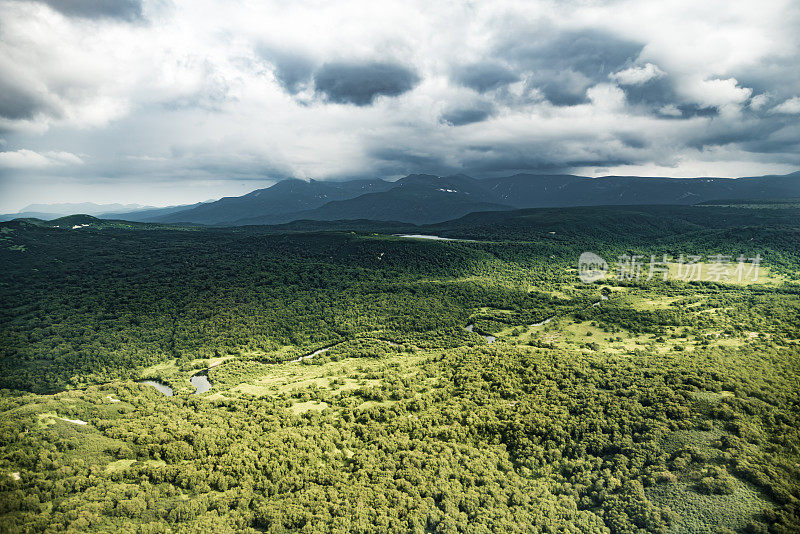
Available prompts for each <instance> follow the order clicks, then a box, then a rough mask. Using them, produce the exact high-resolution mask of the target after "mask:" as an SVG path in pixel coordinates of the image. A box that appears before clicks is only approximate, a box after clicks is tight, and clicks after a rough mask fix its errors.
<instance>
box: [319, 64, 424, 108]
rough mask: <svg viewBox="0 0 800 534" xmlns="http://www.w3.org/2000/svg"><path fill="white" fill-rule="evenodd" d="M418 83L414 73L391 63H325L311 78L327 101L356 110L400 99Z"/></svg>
mask: <svg viewBox="0 0 800 534" xmlns="http://www.w3.org/2000/svg"><path fill="white" fill-rule="evenodd" d="M418 82H419V77H418V76H417V74H416V73H415V72H414V71H413V70H411V69H409V68H407V67H404V66H402V65H398V64H392V63H377V62H376V63H364V64H361V63H344V62H336V63H326V64H325V65H323V66H322V67H321V68H320V69H319V70H318V71H317V72H316V73H315V74H314V87H315V89H316V90H317V92H318V93H320V94H321V95H324V96H325V98H326V100H328V101H329V102H337V103H339V104H355V105H356V106H367V105H369V104H372V102H373V101H374V100H375V98H376V97H378V96H398V95H401V94H403V93H406V92H408V91H410V90H411V89H412V88H413V87H414V86H415V85H416V84H417V83H418Z"/></svg>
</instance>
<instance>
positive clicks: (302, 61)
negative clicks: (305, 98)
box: [258, 46, 314, 95]
mask: <svg viewBox="0 0 800 534" xmlns="http://www.w3.org/2000/svg"><path fill="white" fill-rule="evenodd" d="M258 54H259V55H260V56H261V57H263V58H264V59H265V60H267V61H269V62H270V63H271V64H272V65H273V66H274V74H275V79H276V80H277V81H278V83H279V84H280V85H281V87H283V89H284V90H285V91H286V92H287V93H289V94H291V95H294V94H297V93H299V92H300V91H302V90H303V88H304V86H305V85H306V84H307V83H309V82H310V81H311V76H312V74H313V72H314V62H313V61H312V60H311V59H310V58H308V57H306V56H304V55H302V54H299V53H294V52H290V51H287V50H280V49H276V48H270V47H267V46H262V47H261V48H259V49H258Z"/></svg>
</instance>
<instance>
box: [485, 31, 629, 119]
mask: <svg viewBox="0 0 800 534" xmlns="http://www.w3.org/2000/svg"><path fill="white" fill-rule="evenodd" d="M642 48H643V45H642V44H641V43H638V42H633V41H631V40H628V39H622V38H619V37H616V36H614V35H611V34H609V33H606V32H602V31H599V30H581V31H568V32H554V31H552V30H547V29H545V30H534V29H525V30H523V31H517V32H510V33H508V34H506V35H505V36H504V37H503V41H502V42H500V43H499V44H498V45H497V46H496V48H495V54H496V56H498V57H501V58H503V59H505V60H506V61H508V62H509V63H512V64H513V65H515V66H516V67H517V68H518V69H520V70H522V71H527V72H530V73H531V75H532V76H531V79H532V84H533V85H534V86H535V87H537V88H538V89H539V90H541V91H542V93H543V94H544V96H545V98H547V99H548V100H549V101H550V102H552V103H553V104H556V105H574V104H578V103H581V102H585V101H586V89H587V88H588V87H590V86H591V85H594V84H595V83H599V82H604V81H608V75H609V74H611V73H613V72H615V71H617V70H619V69H621V68H622V67H624V66H626V65H629V64H631V63H633V61H635V60H636V58H637V56H638V55H639V53H640V52H641V50H642Z"/></svg>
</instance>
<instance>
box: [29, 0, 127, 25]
mask: <svg viewBox="0 0 800 534" xmlns="http://www.w3.org/2000/svg"><path fill="white" fill-rule="evenodd" d="M37 1H39V2H41V3H43V4H47V5H48V6H50V7H51V8H53V9H55V10H56V11H59V12H61V13H62V14H64V15H67V16H68V17H81V18H87V19H99V18H112V19H121V20H128V21H133V20H137V19H141V18H142V0H37Z"/></svg>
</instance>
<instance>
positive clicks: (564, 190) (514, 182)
mask: <svg viewBox="0 0 800 534" xmlns="http://www.w3.org/2000/svg"><path fill="white" fill-rule="evenodd" d="M785 198H800V172H795V173H792V174H787V175H766V176H752V177H744V178H665V177H641V176H603V177H599V178H589V177H585V176H576V175H569V174H553V175H536V174H516V175H513V176H505V177H500V178H487V179H476V178H472V177H470V176H466V175H464V174H456V175H452V176H435V175H430V174H411V175H408V176H406V177H404V178H401V179H399V180H397V181H396V182H388V181H384V180H380V179H372V180H363V179H362V180H350V181H341V182H330V181H318V180H299V179H287V180H282V181H280V182H278V183H276V184H274V185H272V186H271V187H267V188H264V189H257V190H255V191H252V192H250V193H248V194H246V195H242V196H239V197H225V198H222V199H220V200H217V201H215V202H207V203H201V204H194V205H191V206H177V207H171V208H155V209H151V210H139V211H136V212H133V213H109V214H107V215H108V217H103V218H113V219H124V220H130V221H135V222H157V223H191V224H205V225H222V226H240V225H263V224H283V223H288V222H292V221H300V220H309V221H335V220H356V219H368V220H373V221H397V222H402V223H411V224H434V223H438V222H444V221H448V220H453V219H457V218H459V217H463V216H465V215H467V214H470V213H474V212H485V211H507V210H514V209H525V208H554V207H555V208H558V207H568V206H624V205H630V206H633V205H656V204H660V205H668V204H671V205H692V204H699V203H703V202H709V201H714V200H719V199H726V200H727V201H730V200H758V199H785ZM40 218H44V217H40Z"/></svg>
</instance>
